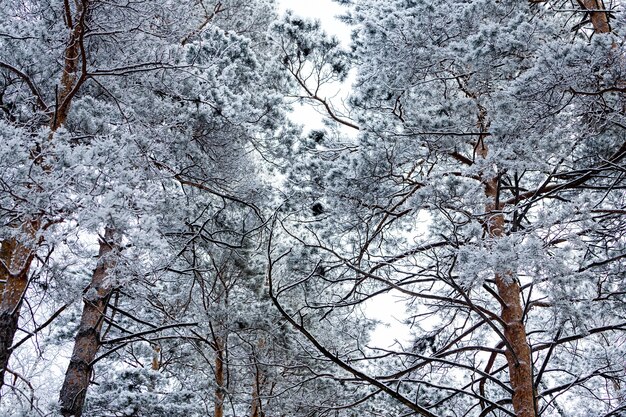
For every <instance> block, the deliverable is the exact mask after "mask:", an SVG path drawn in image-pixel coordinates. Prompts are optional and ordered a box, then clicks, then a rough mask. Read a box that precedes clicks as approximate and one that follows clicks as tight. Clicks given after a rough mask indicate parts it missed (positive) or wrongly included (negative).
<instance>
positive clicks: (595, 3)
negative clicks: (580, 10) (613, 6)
mask: <svg viewBox="0 0 626 417" xmlns="http://www.w3.org/2000/svg"><path fill="white" fill-rule="evenodd" d="M580 3H581V4H582V6H583V7H584V8H585V10H606V8H605V7H604V2H603V1H602V0H580ZM589 19H590V20H591V24H592V25H593V30H594V32H595V33H609V32H610V31H611V26H610V25H609V16H608V14H607V13H606V12H604V11H592V12H589Z"/></svg>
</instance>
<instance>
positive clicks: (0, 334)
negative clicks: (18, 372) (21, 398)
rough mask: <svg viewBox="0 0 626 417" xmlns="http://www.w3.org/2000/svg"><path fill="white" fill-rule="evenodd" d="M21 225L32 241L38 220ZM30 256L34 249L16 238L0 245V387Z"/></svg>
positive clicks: (17, 318) (25, 283) (9, 352)
mask: <svg viewBox="0 0 626 417" xmlns="http://www.w3.org/2000/svg"><path fill="white" fill-rule="evenodd" d="M23 229H25V230H24V232H25V234H26V236H28V239H30V240H31V241H34V240H35V236H36V233H37V230H39V223H38V222H28V223H25V225H24V227H23ZM33 244H34V242H33ZM33 257H34V252H33V251H32V250H31V249H30V248H29V247H28V246H25V245H24V244H22V243H20V241H19V240H18V239H16V238H10V239H7V240H5V241H3V242H2V245H1V246H0V262H1V263H0V388H2V385H3V384H4V374H5V373H6V369H7V366H8V364H9V358H10V357H11V353H12V346H13V339H14V338H15V332H16V331H17V327H18V322H19V318H20V309H21V307H22V299H23V297H24V294H25V293H26V289H27V288H28V272H29V271H30V265H31V263H32V261H33Z"/></svg>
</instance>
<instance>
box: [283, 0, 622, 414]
mask: <svg viewBox="0 0 626 417" xmlns="http://www.w3.org/2000/svg"><path fill="white" fill-rule="evenodd" d="M344 3H349V4H350V5H351V12H350V13H349V16H348V17H347V18H346V21H347V22H348V23H350V24H352V25H354V29H355V34H354V37H353V51H352V56H351V59H352V63H353V66H354V68H355V69H356V71H357V72H358V73H357V80H356V83H355V85H354V94H353V96H352V98H351V101H350V103H351V106H350V109H349V110H350V111H349V113H347V114H349V115H350V116H351V119H349V120H346V119H341V118H338V117H336V114H332V113H331V114H329V118H330V119H331V120H334V121H336V122H339V123H341V124H343V125H346V126H350V125H353V126H354V127H355V128H357V129H358V130H359V136H358V139H357V140H354V141H351V140H346V139H343V140H342V141H337V140H333V139H332V136H330V137H329V135H319V134H318V135H315V137H311V139H313V140H311V141H309V142H308V145H307V146H302V147H300V148H299V149H300V151H301V152H300V154H299V156H298V157H299V160H300V161H301V162H300V163H294V167H295V168H294V172H296V175H294V177H293V178H294V182H295V183H296V186H295V187H296V189H297V190H298V192H299V194H298V196H299V197H298V198H297V199H295V202H296V207H298V205H299V207H301V208H302V207H307V205H305V204H303V200H302V197H303V196H304V197H308V198H309V203H308V206H309V207H310V208H311V210H312V213H309V215H308V216H304V215H302V214H301V215H300V217H297V215H296V214H295V213H289V214H288V216H287V217H286V218H285V219H286V220H285V222H284V223H283V224H284V225H285V227H286V228H287V229H288V230H289V231H290V232H291V233H293V234H294V235H296V236H298V240H299V241H300V244H301V245H302V246H303V247H305V248H308V250H312V248H313V249H315V250H316V252H317V253H322V254H323V255H315V256H314V257H310V258H309V262H310V266H309V268H308V269H306V270H305V271H308V272H301V273H300V275H299V280H298V279H297V278H294V282H293V283H292V284H290V286H289V287H288V288H289V289H290V290H292V291H294V292H296V291H305V290H304V289H303V288H304V287H306V286H309V287H314V286H316V285H323V286H324V288H325V292H324V293H320V295H323V294H326V297H325V298H323V299H317V300H316V302H317V304H318V305H323V306H325V308H327V309H328V313H327V317H332V316H333V315H336V316H337V317H342V316H344V315H346V314H348V313H350V312H353V311H358V309H355V306H357V305H365V303H366V302H369V301H370V300H372V299H374V298H376V297H377V296H379V295H381V294H386V293H392V294H396V295H399V296H402V297H404V298H405V300H406V301H407V307H408V308H407V324H408V325H409V326H410V334H411V337H412V339H413V340H412V342H410V343H406V342H404V343H403V342H402V341H401V340H398V341H397V343H395V344H394V345H393V346H390V345H391V343H389V344H388V345H385V343H381V344H379V345H377V346H370V348H369V349H362V350H359V351H351V352H348V351H345V350H344V351H340V352H332V351H329V350H328V349H326V348H325V344H324V343H322V342H321V340H322V338H320V337H319V336H318V335H319V334H320V329H316V330H315V331H312V330H311V329H307V328H306V327H307V326H305V325H303V324H302V323H298V322H297V318H294V323H293V325H294V327H296V328H297V329H299V330H300V331H301V332H302V333H304V334H306V335H307V337H309V338H310V339H312V340H317V341H318V342H319V343H318V347H319V349H320V350H321V351H323V352H324V354H325V355H326V356H327V358H328V359H330V360H333V361H339V359H340V358H341V361H342V366H343V367H344V369H347V370H349V372H351V373H352V374H353V375H354V376H355V377H356V379H358V380H360V381H362V382H363V381H364V382H367V383H368V384H370V385H372V386H374V387H377V388H378V389H380V390H381V391H384V392H386V393H387V394H388V395H389V396H390V397H392V398H394V399H395V400H397V402H399V403H400V404H402V405H403V406H405V407H408V408H409V409H411V410H412V411H413V412H415V413H417V414H421V415H426V416H434V415H476V416H486V415H515V416H517V417H530V416H538V415H555V416H557V415H581V416H582V415H599V416H600V415H601V416H609V415H619V413H622V412H623V411H624V408H623V407H624V406H623V401H624V391H623V385H624V379H625V377H626V376H625V371H624V367H623V363H624V349H623V340H624V330H625V327H624V326H625V321H624V301H625V300H624V292H623V288H624V285H623V278H622V277H623V273H624V262H623V259H624V243H625V242H624V239H623V235H624V191H623V167H624V165H623V159H624V157H625V156H626V145H625V142H624V131H623V129H624V127H623V126H624V120H623V119H624V110H623V109H624V107H623V104H622V103H623V79H624V78H623V68H624V67H623V66H624V58H623V57H624V51H623V41H622V40H621V37H620V36H621V35H620V34H621V32H622V31H623V30H624V29H623V26H622V25H623V23H622V22H623V19H624V18H623V16H622V15H621V14H619V13H618V12H615V11H609V10H605V9H604V5H603V4H601V2H595V1H591V2H584V1H583V2H573V4H569V2H564V1H563V2H559V1H555V2H551V1H546V2H519V1H498V2H490V1H483V0H474V1H452V2H446V3H438V4H436V5H435V4H432V3H430V2H421V1H410V0H398V1H392V2H377V1H368V0H356V1H348V2H344ZM283 33H285V34H286V37H287V38H288V39H291V40H292V42H291V43H288V42H286V44H289V45H291V46H292V49H291V50H286V51H285V58H284V63H285V66H286V70H287V71H288V72H290V73H291V74H292V76H295V77H296V78H299V80H298V81H300V82H301V84H303V83H302V81H304V79H303V78H302V77H300V74H299V73H297V72H295V71H293V70H292V69H293V68H294V67H293V65H291V64H292V62H294V59H295V60H297V65H296V68H307V65H308V66H311V67H314V68H315V65H316V64H318V63H319V62H320V61H319V60H316V59H315V57H316V55H315V53H316V50H315V48H314V47H315V46H318V49H317V52H318V53H322V54H324V56H331V55H333V54H334V56H339V55H341V53H340V52H333V51H325V50H324V45H322V44H320V43H318V44H316V43H315V42H312V43H311V44H307V42H306V40H307V39H315V35H314V34H304V33H303V32H302V31H293V32H283ZM305 36H307V38H306V39H302V38H304V37H305ZM318 39H320V38H318ZM302 45H306V49H307V50H304V49H303V47H302ZM311 45H313V47H311ZM305 52H307V54H305ZM305 55H306V56H310V57H313V58H310V59H307V58H306V57H305ZM300 60H301V61H305V62H306V63H300ZM322 64H325V65H326V67H325V68H326V71H328V70H331V71H332V70H333V68H332V65H329V63H328V61H326V62H322ZM345 71H346V69H345V68H341V69H340V70H339V69H338V70H336V73H338V74H340V73H342V72H345ZM313 73H315V72H313ZM319 73H322V71H319ZM309 80H310V78H309ZM301 91H302V93H301V94H302V95H305V96H307V95H308V96H309V97H310V98H311V99H313V100H317V101H318V102H320V103H322V104H324V101H323V99H324V98H323V97H315V94H312V92H314V91H315V89H311V88H305V86H304V85H302V90H301ZM319 99H321V100H319ZM325 107H326V106H325ZM332 109H333V107H332V106H330V105H329V106H328V108H327V110H329V111H331V112H332ZM316 138H317V140H316ZM320 138H321V139H320ZM296 170H297V171H296ZM297 180H300V181H297ZM300 213H304V212H303V211H300ZM320 259H324V260H325V261H324V262H325V268H324V271H325V273H324V274H318V273H315V271H316V270H318V268H319V261H320ZM300 269H302V266H300ZM286 273H287V274H294V273H295V272H293V271H292V272H286ZM284 291H285V292H286V291H287V290H284ZM313 308H314V305H313V304H312V303H310V302H307V301H306V299H305V300H304V301H303V303H302V304H301V305H300V306H296V307H295V309H296V311H299V312H300V313H299V314H301V315H302V314H305V312H307V311H309V310H311V309H313ZM600 392H601V393H602V394H598V393H600Z"/></svg>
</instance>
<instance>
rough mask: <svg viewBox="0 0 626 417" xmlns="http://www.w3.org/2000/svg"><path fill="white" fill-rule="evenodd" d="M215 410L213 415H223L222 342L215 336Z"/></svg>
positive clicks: (220, 416)
mask: <svg viewBox="0 0 626 417" xmlns="http://www.w3.org/2000/svg"><path fill="white" fill-rule="evenodd" d="M215 382H216V383H217V388H216V389H215V412H214V414H213V416H214V417H224V382H225V378H224V343H223V342H222V339H221V338H220V337H216V338H215Z"/></svg>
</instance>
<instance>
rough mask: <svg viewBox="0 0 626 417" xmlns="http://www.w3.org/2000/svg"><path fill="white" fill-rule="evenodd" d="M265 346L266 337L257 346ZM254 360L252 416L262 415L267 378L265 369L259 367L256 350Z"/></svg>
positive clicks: (258, 416) (260, 347)
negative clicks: (262, 387) (263, 392)
mask: <svg viewBox="0 0 626 417" xmlns="http://www.w3.org/2000/svg"><path fill="white" fill-rule="evenodd" d="M264 347H265V339H261V340H259V342H258V343H257V348H259V350H260V349H262V348H264ZM253 355H254V356H253V361H254V380H253V381H252V411H251V413H250V416H251V417H261V416H262V409H261V386H262V385H263V381H264V379H265V377H264V375H263V371H262V370H261V368H260V367H259V362H258V361H257V357H256V352H253Z"/></svg>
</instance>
